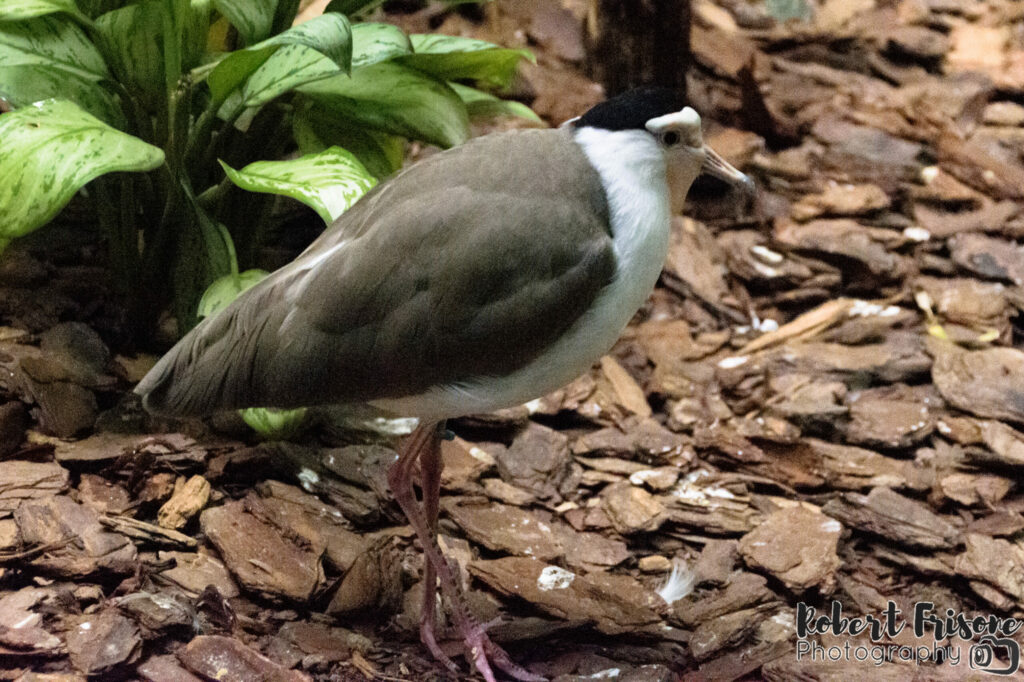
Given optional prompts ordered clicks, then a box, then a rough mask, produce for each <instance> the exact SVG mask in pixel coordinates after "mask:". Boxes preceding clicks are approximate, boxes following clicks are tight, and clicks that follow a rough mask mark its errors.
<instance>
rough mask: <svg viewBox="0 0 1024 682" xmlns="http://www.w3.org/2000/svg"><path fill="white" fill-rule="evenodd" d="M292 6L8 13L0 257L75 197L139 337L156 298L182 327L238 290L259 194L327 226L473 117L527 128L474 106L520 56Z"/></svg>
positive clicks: (3, 52)
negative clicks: (305, 208) (411, 147)
mask: <svg viewBox="0 0 1024 682" xmlns="http://www.w3.org/2000/svg"><path fill="white" fill-rule="evenodd" d="M298 2H299V0H3V2H0V98H2V100H4V101H5V102H6V103H7V104H8V105H10V107H13V109H14V110H13V111H12V112H10V113H6V114H3V115H0V249H2V248H3V247H4V246H6V244H7V243H9V242H10V240H12V239H14V238H17V237H19V236H22V235H25V234H27V233H29V232H31V231H33V230H35V229H37V228H39V227H40V226H42V225H44V224H45V223H46V222H47V221H49V220H51V219H52V218H53V217H54V216H55V215H56V214H57V213H58V211H60V209H61V208H63V207H64V205H65V204H67V202H68V201H70V200H71V198H72V197H73V196H74V195H75V194H76V193H78V192H79V191H80V190H81V193H82V195H83V198H84V199H85V201H86V202H87V205H88V206H89V207H90V208H91V210H92V212H93V214H94V215H95V218H96V220H97V223H98V224H99V225H100V227H101V228H102V230H103V233H104V235H105V238H106V241H107V243H108V247H109V252H110V261H111V265H112V267H113V269H114V271H115V273H116V278H117V281H118V282H119V285H120V287H121V289H122V291H123V292H124V293H125V294H127V295H128V300H129V301H130V302H131V303H132V304H133V309H132V311H131V312H132V313H133V318H134V320H135V322H136V324H137V325H138V327H139V329H140V330H142V331H143V332H145V331H146V330H148V329H149V328H150V327H151V326H152V323H153V322H154V321H155V319H156V315H157V314H158V312H159V311H160V310H161V309H163V308H164V307H165V305H166V304H167V302H168V301H173V306H174V311H175V314H176V316H177V319H178V321H179V324H180V325H181V327H182V328H183V329H184V328H187V327H188V326H190V325H191V324H192V323H193V322H194V321H195V319H196V310H197V302H198V301H199V298H200V296H201V294H202V292H203V291H204V290H206V289H207V287H208V286H209V285H210V284H211V282H215V281H217V282H222V281H225V280H224V278H227V281H229V282H230V285H223V284H221V285H219V286H220V287H221V288H222V290H221V295H225V292H231V291H233V292H234V295H237V293H238V292H239V291H241V290H242V287H243V286H244V285H245V283H246V281H247V280H246V277H247V276H248V275H247V274H246V273H244V272H243V273H242V274H239V273H240V270H244V269H246V268H251V267H252V266H253V264H254V260H255V255H256V253H257V250H258V248H259V246H260V244H261V243H262V242H263V240H264V239H265V236H266V232H267V229H268V226H269V223H270V221H269V217H270V210H271V206H272V204H273V200H274V198H273V197H272V196H271V195H274V194H277V195H284V196H289V197H292V198H295V199H297V200H299V201H301V202H303V203H306V204H308V205H309V206H311V207H312V208H313V209H315V210H316V211H317V212H318V213H319V214H320V216H321V217H322V218H323V219H324V221H325V222H330V221H331V220H333V219H334V218H335V217H337V215H339V214H340V213H341V212H343V211H344V210H345V209H347V208H348V207H349V206H351V204H352V203H354V202H355V201H356V200H357V199H358V198H359V197H360V196H361V195H362V194H363V193H364V192H366V191H367V190H368V189H370V188H371V187H372V186H373V185H374V184H375V183H376V182H377V180H378V179H379V178H382V177H384V176H386V175H389V174H390V173H392V172H394V171H395V170H396V169H397V168H398V167H399V166H400V165H401V163H402V158H403V155H404V144H405V142H406V141H407V140H421V141H423V142H427V143H430V144H435V145H439V146H442V147H448V146H452V145H455V144H458V143H460V142H462V141H464V140H465V139H466V138H467V136H468V134H469V121H470V118H471V117H473V116H478V115H479V116H491V115H495V114H510V115H516V116H525V117H530V118H536V117H535V116H534V115H533V113H532V112H531V111H530V110H529V109H527V108H526V107H524V106H523V105H521V104H517V103H515V102H507V101H504V100H501V99H499V98H497V97H495V96H494V95H492V94H489V93H488V92H486V91H485V90H486V89H490V90H494V89H498V88H502V87H505V86H507V85H508V84H509V83H510V81H511V79H512V77H513V75H514V72H515V69H516V67H517V65H518V63H519V61H520V60H521V59H523V58H524V57H529V53H527V52H525V51H523V50H514V49H505V48H501V47H498V46H496V45H492V44H490V43H485V42H481V41H476V40H470V39H466V38H458V37H450V36H436V35H411V36H410V35H406V34H405V33H403V32H402V31H401V30H400V29H398V28H397V27H395V26H391V25H388V24H382V23H373V22H360V23H352V22H350V20H349V19H348V17H347V16H346V14H343V13H341V12H338V11H330V10H332V9H343V10H344V11H345V12H346V13H348V14H349V15H352V16H357V15H359V14H360V13H364V12H365V11H366V10H367V9H369V8H371V7H372V6H374V5H376V4H379V2H375V1H374V0H344V1H340V2H339V0H335V2H334V3H332V5H331V6H330V7H329V8H328V10H329V11H328V12H326V13H325V14H324V15H323V16H319V17H316V18H314V19H312V20H310V21H307V22H305V23H302V24H299V25H295V26H293V25H292V23H293V21H294V19H295V16H296V12H297V9H298ZM478 88H484V89H485V90H480V89H478ZM282 159H285V160H282ZM236 185H237V187H236ZM83 188H84V189H83ZM238 188H244V190H249V191H251V192H257V193H258V194H251V193H248V192H244V191H242V190H241V189H238ZM439 199H440V198H439Z"/></svg>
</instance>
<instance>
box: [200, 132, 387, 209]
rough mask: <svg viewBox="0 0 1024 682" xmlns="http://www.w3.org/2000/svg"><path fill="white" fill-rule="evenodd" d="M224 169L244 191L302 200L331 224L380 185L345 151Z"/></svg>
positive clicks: (327, 151) (335, 148)
mask: <svg viewBox="0 0 1024 682" xmlns="http://www.w3.org/2000/svg"><path fill="white" fill-rule="evenodd" d="M220 165H221V166H223V167H224V172H226V173H227V174H228V177H229V178H231V182H233V183H235V184H236V185H238V186H239V187H241V188H242V189H247V190H249V191H251V192H268V193H270V194H283V195H284V196H288V197H292V198H293V199H298V200H299V201H301V202H302V203H304V204H306V205H307V206H309V207H310V208H312V209H313V210H315V211H316V212H317V213H319V214H320V217H321V218H323V220H324V222H325V223H327V224H330V223H332V222H333V221H334V219H335V218H337V217H338V216H339V215H341V214H342V213H344V212H345V211H346V210H347V209H348V207H349V206H351V205H352V204H354V203H355V202H356V201H358V200H359V197H361V196H363V195H364V194H366V192H367V191H369V190H370V189H371V188H372V187H373V186H374V185H375V184H377V180H376V179H375V178H374V177H373V176H372V175H370V172H369V171H367V170H366V168H365V167H363V164H361V163H360V162H359V160H358V159H357V158H356V157H355V156H353V155H352V154H351V153H350V152H348V151H346V150H344V149H342V148H341V147H331V148H329V149H327V150H325V151H323V152H320V153H319V154H310V155H307V156H301V157H299V158H297V159H294V160H290V161H256V162H255V163H250V164H249V165H248V166H246V167H245V168H243V169H241V170H235V169H233V168H231V167H230V166H228V165H227V164H226V163H224V162H223V161H222V162H221V164H220Z"/></svg>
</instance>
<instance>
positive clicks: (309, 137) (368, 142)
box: [292, 106, 405, 179]
mask: <svg viewBox="0 0 1024 682" xmlns="http://www.w3.org/2000/svg"><path fill="white" fill-rule="evenodd" d="M292 134H293V135H294V136H295V142H296V143H297V144H298V145H299V152H300V153H301V154H315V153H318V152H322V151H324V150H325V149H327V148H328V147H331V146H335V145H336V146H338V147H341V148H343V149H347V150H348V151H350V152H352V154H354V155H355V157H356V158H357V159H359V160H360V161H361V162H362V164H363V165H364V166H366V170H368V171H369V172H370V173H371V174H372V175H373V176H374V177H375V178H377V179H382V178H386V177H388V176H389V175H391V174H392V173H394V172H395V171H397V170H398V169H399V168H401V167H402V162H403V161H404V160H405V139H404V138H401V137H398V136H396V135H388V134H387V133H382V132H378V131H376V130H367V129H366V128H364V127H362V126H354V125H352V123H351V121H347V120H345V119H344V118H341V117H336V116H334V112H332V111H330V110H326V109H324V108H323V107H309V106H304V107H300V108H299V109H298V110H297V111H296V113H295V116H294V117H293V119H292Z"/></svg>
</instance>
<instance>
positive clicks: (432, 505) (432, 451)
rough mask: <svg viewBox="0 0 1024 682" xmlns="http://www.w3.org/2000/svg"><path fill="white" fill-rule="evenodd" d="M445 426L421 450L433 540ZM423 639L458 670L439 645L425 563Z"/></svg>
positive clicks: (430, 573) (432, 579) (432, 577)
mask: <svg viewBox="0 0 1024 682" xmlns="http://www.w3.org/2000/svg"><path fill="white" fill-rule="evenodd" d="M442 429H444V424H443V423H442V424H438V425H436V426H435V427H434V428H433V431H434V434H433V435H432V436H431V438H430V440H429V442H427V444H426V446H425V447H424V448H423V449H422V450H421V451H420V488H421V489H422V491H423V516H424V519H425V520H426V522H427V527H428V528H429V529H430V533H431V534H432V536H433V537H435V538H436V537H437V516H438V512H439V509H440V502H441V469H442V468H443V467H444V463H443V462H442V461H441V442H440V438H439V437H438V436H439V434H440V431H441V430H442ZM420 613H421V616H420V639H421V640H422V641H423V643H424V644H425V645H426V647H427V649H429V650H430V653H432V654H433V655H434V658H436V659H437V660H439V661H441V662H442V663H444V665H445V666H447V667H448V668H449V669H450V670H452V671H454V672H458V667H457V666H456V665H455V663H453V662H452V660H451V659H450V658H448V656H447V655H446V654H445V653H444V652H443V651H441V647H440V646H438V644H437V635H436V632H437V571H436V570H435V569H434V564H433V563H432V562H430V561H424V562H423V605H422V607H421V609H420Z"/></svg>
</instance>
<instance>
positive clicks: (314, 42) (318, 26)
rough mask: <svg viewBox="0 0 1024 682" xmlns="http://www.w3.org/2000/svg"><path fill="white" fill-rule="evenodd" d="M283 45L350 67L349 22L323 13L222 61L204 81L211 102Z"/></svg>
mask: <svg viewBox="0 0 1024 682" xmlns="http://www.w3.org/2000/svg"><path fill="white" fill-rule="evenodd" d="M215 2H216V0H215ZM284 45H305V46H306V47H310V48H312V49H314V50H316V51H317V52H320V53H321V54H323V55H325V56H326V57H328V58H329V59H330V60H331V61H333V62H334V63H335V64H336V65H337V66H338V67H339V68H340V69H342V70H343V71H346V72H347V71H348V70H349V68H351V64H352V28H351V27H350V26H349V23H348V19H346V18H345V17H343V16H341V15H340V14H324V15H322V16H319V17H315V18H313V19H310V20H309V21H307V22H305V23H303V24H299V25H298V26H293V27H292V28H290V29H288V30H287V31H285V32H283V33H280V34H278V35H276V36H274V37H273V38H269V39H267V40H265V41H263V42H262V43H259V44H257V45H253V46H252V47H249V48H245V49H243V50H237V51H235V52H233V53H231V54H230V55H228V56H227V57H225V58H224V59H222V60H221V62H220V63H219V64H217V66H216V67H215V68H214V69H213V71H212V72H211V73H210V76H209V78H208V79H207V83H208V84H209V86H210V92H211V93H213V97H214V99H215V100H217V101H223V100H225V99H226V98H227V96H228V94H230V93H231V91H232V90H234V89H235V88H237V87H238V86H239V85H241V84H242V83H243V82H244V81H245V79H246V78H248V77H249V76H251V75H252V74H253V72H255V71H256V70H257V69H258V68H260V66H262V65H263V64H264V62H266V61H267V60H268V59H270V56H271V55H272V54H274V52H276V51H277V50H278V49H279V48H281V47H282V46H284Z"/></svg>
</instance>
